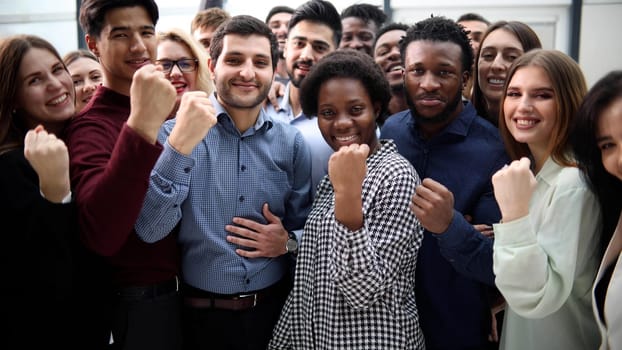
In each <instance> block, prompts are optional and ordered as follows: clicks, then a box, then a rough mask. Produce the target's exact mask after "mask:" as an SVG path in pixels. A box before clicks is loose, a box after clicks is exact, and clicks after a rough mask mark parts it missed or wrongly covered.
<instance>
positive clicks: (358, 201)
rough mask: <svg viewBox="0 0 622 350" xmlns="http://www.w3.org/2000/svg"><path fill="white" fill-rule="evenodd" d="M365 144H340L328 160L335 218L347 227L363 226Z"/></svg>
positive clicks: (365, 165)
mask: <svg viewBox="0 0 622 350" xmlns="http://www.w3.org/2000/svg"><path fill="white" fill-rule="evenodd" d="M368 155H369V146H368V145H366V144H362V145H359V144H351V145H348V146H343V147H341V148H340V149H339V150H338V151H336V152H335V153H333V154H332V155H331V156H330V158H329V160H328V177H329V178H330V182H331V184H332V185H333V189H334V191H335V219H337V221H339V222H340V223H342V224H343V225H344V226H346V227H347V228H348V229H350V230H351V231H356V230H358V229H360V228H361V227H362V226H363V200H362V192H363V180H364V179H365V175H366V174H367V163H366V160H367V156H368Z"/></svg>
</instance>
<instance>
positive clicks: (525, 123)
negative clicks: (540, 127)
mask: <svg viewBox="0 0 622 350" xmlns="http://www.w3.org/2000/svg"><path fill="white" fill-rule="evenodd" d="M516 124H518V125H520V126H531V125H534V124H536V121H535V120H525V119H517V120H516Z"/></svg>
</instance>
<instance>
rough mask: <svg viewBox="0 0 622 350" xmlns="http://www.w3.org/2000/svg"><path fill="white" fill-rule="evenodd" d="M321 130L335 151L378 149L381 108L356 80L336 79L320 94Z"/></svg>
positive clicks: (318, 103)
mask: <svg viewBox="0 0 622 350" xmlns="http://www.w3.org/2000/svg"><path fill="white" fill-rule="evenodd" d="M317 106H318V113H317V117H318V126H319V128H320V131H321V132H322V136H323V137H324V139H325V140H326V143H328V145H329V146H330V147H331V148H332V149H333V150H335V151H337V150H339V148H341V147H342V146H347V145H350V144H354V143H356V144H360V145H362V144H367V145H368V146H369V148H370V149H372V150H373V149H375V148H376V146H377V144H378V138H377V136H376V117H377V116H378V113H379V111H380V106H379V104H375V105H374V104H373V103H372V101H371V98H370V97H369V94H368V92H367V90H366V89H365V86H363V84H362V83H361V82H360V81H359V80H357V79H353V78H332V79H329V80H326V81H325V82H324V83H322V85H321V86H320V90H319V92H318V101H317Z"/></svg>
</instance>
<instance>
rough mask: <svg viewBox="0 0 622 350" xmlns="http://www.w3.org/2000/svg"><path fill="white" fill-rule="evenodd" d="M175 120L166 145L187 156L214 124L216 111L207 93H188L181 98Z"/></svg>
mask: <svg viewBox="0 0 622 350" xmlns="http://www.w3.org/2000/svg"><path fill="white" fill-rule="evenodd" d="M175 119H176V122H175V126H174V127H173V130H172V131H171V134H170V135H169V137H168V143H169V144H170V145H171V146H172V147H173V148H174V149H175V150H177V152H179V153H181V154H185V155H189V154H190V153H192V150H193V149H194V147H195V146H196V145H197V144H198V143H199V142H201V140H203V138H205V135H207V132H208V131H209V130H210V129H211V128H212V127H213V126H214V125H215V124H216V111H215V110H214V106H212V102H211V101H210V99H209V96H208V95H207V93H205V92H204V91H189V92H186V93H185V94H184V95H183V96H182V97H181V102H180V105H179V110H178V111H177V117H176V118H175Z"/></svg>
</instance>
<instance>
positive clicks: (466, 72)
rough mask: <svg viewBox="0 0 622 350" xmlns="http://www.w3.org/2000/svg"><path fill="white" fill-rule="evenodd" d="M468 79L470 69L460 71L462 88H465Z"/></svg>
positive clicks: (469, 77)
mask: <svg viewBox="0 0 622 350" xmlns="http://www.w3.org/2000/svg"><path fill="white" fill-rule="evenodd" d="M469 79H471V71H468V70H465V71H464V72H462V89H463V90H464V89H466V87H467V84H468V83H469Z"/></svg>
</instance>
